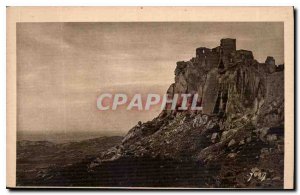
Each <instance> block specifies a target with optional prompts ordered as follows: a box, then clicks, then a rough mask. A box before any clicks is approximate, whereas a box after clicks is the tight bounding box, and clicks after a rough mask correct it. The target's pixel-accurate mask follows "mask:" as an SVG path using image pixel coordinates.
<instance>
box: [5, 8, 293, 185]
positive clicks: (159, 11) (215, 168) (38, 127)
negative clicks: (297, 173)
mask: <svg viewBox="0 0 300 195" xmlns="http://www.w3.org/2000/svg"><path fill="white" fill-rule="evenodd" d="M7 37H8V38H7V187H9V188H32V187H34V188H36V187H38V188H61V187H64V188H78V187H79V188H124V189H134V188H139V189H140V188H142V189H190V188H192V189H207V188H213V189H220V188H221V189H236V188H239V189H293V188H294V178H293V175H294V21H293V8H292V7H226V8H225V7H9V8H7Z"/></svg>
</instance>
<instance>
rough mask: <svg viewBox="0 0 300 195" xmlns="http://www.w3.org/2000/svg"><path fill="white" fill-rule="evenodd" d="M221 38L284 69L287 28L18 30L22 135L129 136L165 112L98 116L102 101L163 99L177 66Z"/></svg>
mask: <svg viewBox="0 0 300 195" xmlns="http://www.w3.org/2000/svg"><path fill="white" fill-rule="evenodd" d="M221 38H236V39H237V49H246V50H252V51H253V54H254V57H255V58H256V59H257V60H258V61H259V62H264V61H265V59H266V57H267V56H273V57H274V58H275V60H276V64H281V63H283V50H284V45H283V42H284V40H283V23H250V22H249V23H197V22H192V23H182V22H179V23H176V22H173V23H138V22H134V23H18V24H17V98H18V103H17V106H18V108H17V109H18V116H17V117H18V118H17V128H18V131H20V132H33V133H43V134H45V135H47V134H48V133H65V134H67V135H68V134H72V133H75V132H81V133H91V132H101V133H103V134H107V135H109V134H122V135H124V134H125V133H126V132H127V131H128V130H129V129H130V128H131V127H132V126H134V125H135V124H137V122H138V121H143V122H145V121H148V120H151V119H152V118H153V117H155V116H157V114H158V113H159V110H158V109H152V110H150V111H143V112H139V111H136V110H132V111H127V110H125V109H124V108H123V109H119V110H118V111H99V110H97V107H96V99H97V96H98V95H99V94H101V93H106V92H116V93H122V92H123V93H126V94H128V95H132V94H134V93H142V94H146V93H148V92H150V93H160V94H163V93H165V91H166V90H167V88H168V87H169V85H170V84H171V83H172V82H173V80H174V69H175V67H176V62H177V61H180V60H189V59H191V58H192V57H194V56H195V49H196V48H197V47H202V46H204V47H209V48H213V47H216V46H218V45H219V43H220V39H221Z"/></svg>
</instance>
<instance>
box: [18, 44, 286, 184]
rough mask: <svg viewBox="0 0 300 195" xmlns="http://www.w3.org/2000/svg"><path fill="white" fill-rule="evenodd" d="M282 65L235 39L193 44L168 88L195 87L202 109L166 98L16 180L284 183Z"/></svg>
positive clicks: (173, 90) (186, 89)
mask: <svg viewBox="0 0 300 195" xmlns="http://www.w3.org/2000/svg"><path fill="white" fill-rule="evenodd" d="M283 69H284V66H283V65H276V64H275V59H274V58H273V57H267V59H266V61H265V63H259V62H257V61H256V60H255V59H254V57H253V54H252V52H251V51H247V50H236V45H235V40H234V39H222V40H221V44H220V46H218V47H216V48H213V49H208V48H203V47H201V48H198V49H197V50H196V57H195V58H192V59H191V60H189V61H187V62H183V61H182V62H178V63H177V67H176V69H175V82H174V83H173V84H171V86H170V87H169V89H168V90H167V94H168V96H169V97H171V98H172V97H174V95H175V94H179V95H180V94H195V93H197V94H198V95H199V97H200V99H199V101H198V102H197V104H198V106H201V107H202V108H203V110H202V111H192V110H190V109H188V110H184V111H183V110H179V109H177V108H178V107H179V106H178V105H176V109H175V110H170V109H168V108H169V107H168V106H169V105H167V108H166V109H165V110H163V111H162V113H161V114H160V115H159V116H158V117H156V118H154V119H153V120H151V121H148V122H145V123H142V122H139V123H138V124H137V125H136V126H134V127H133V128H132V129H131V130H129V132H128V134H127V135H126V136H125V137H124V138H123V139H122V141H120V142H119V143H118V144H115V146H113V147H111V148H109V149H108V148H102V149H103V151H99V152H95V153H93V155H91V156H89V157H85V158H83V159H82V158H78V159H76V161H75V160H74V161H72V163H66V162H63V163H62V164H63V165H62V164H56V165H55V166H52V167H49V166H48V167H47V168H46V169H45V171H43V172H42V174H35V175H34V176H33V177H30V179H23V178H26V177H27V175H28V174H27V173H25V172H22V173H21V174H19V176H18V174H17V176H18V177H19V178H20V179H19V180H18V181H19V185H41V186H105V187H108V186H112V187H123V186H124V187H197V188H199V187H200V188H212V187H213V188H282V187H283V175H284V174H283V167H284V88H283V85H284V70H283ZM180 102H181V100H179V101H178V104H180ZM91 148H93V147H91ZM70 149H71V148H70ZM29 153H30V152H29ZM18 154H19V150H18ZM20 154H21V153H20ZM32 156H36V154H33V155H32ZM52 157H53V158H55V156H52ZM39 158H40V157H37V159H39ZM58 158H61V157H58ZM18 159H19V157H18ZM21 159H22V158H21ZM28 164H30V163H28ZM38 164H39V163H36V164H35V166H36V165H38Z"/></svg>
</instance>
